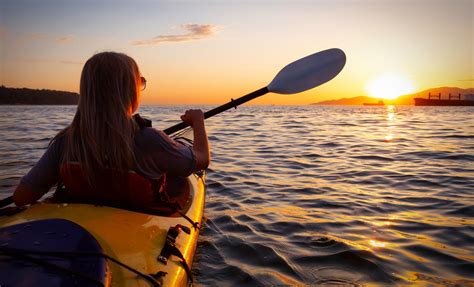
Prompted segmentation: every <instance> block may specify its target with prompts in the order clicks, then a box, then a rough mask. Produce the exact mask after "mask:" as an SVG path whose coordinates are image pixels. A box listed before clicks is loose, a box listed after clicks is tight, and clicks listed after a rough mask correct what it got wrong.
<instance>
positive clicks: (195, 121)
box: [181, 110, 211, 170]
mask: <svg viewBox="0 0 474 287" xmlns="http://www.w3.org/2000/svg"><path fill="white" fill-rule="evenodd" d="M181 119H182V120H183V122H185V123H187V124H189V125H190V126H191V127H192V128H193V133H194V144H193V150H194V154H195V155H196V160H197V163H196V170H204V169H206V168H207V167H208V166H209V163H210V161H211V154H210V150H209V142H208V140H207V134H206V128H205V126H204V114H203V112H202V111H201V110H187V111H186V112H185V113H184V115H182V116H181Z"/></svg>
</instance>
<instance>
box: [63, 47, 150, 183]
mask: <svg viewBox="0 0 474 287" xmlns="http://www.w3.org/2000/svg"><path fill="white" fill-rule="evenodd" d="M140 84H141V77H140V72H139V70H138V66H137V64H136V63H135V61H134V60H133V59H132V58H130V57H129V56H127V55H125V54H121V53H115V52H103V53H99V54H96V55H94V56H92V57H91V58H90V59H89V60H88V61H87V62H86V64H85V65H84V68H83V69H82V74H81V82H80V92H79V94H80V97H79V104H78V107H77V112H76V115H75V116H74V119H73V121H72V123H71V124H70V125H69V126H68V127H67V128H66V129H64V130H63V131H62V132H60V134H58V136H57V137H59V136H60V135H64V139H65V141H64V144H63V147H64V149H63V153H62V160H61V161H62V163H67V162H72V161H77V162H79V163H80V164H81V167H82V170H83V171H84V175H85V176H86V178H87V179H88V180H89V183H91V184H93V183H94V182H95V180H96V178H95V176H94V174H95V171H97V170H98V169H99V170H103V169H105V168H110V169H115V170H118V171H127V170H129V169H130V168H131V167H132V164H133V161H134V156H133V135H134V134H135V132H136V131H137V125H136V124H135V122H134V121H133V120H132V114H133V112H135V110H136V109H137V107H138V102H139V95H140Z"/></svg>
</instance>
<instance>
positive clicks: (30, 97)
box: [0, 86, 79, 105]
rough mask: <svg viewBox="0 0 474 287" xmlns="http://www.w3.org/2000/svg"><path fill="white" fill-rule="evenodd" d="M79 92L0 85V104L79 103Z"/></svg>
mask: <svg viewBox="0 0 474 287" xmlns="http://www.w3.org/2000/svg"><path fill="white" fill-rule="evenodd" d="M78 102H79V94H77V93H72V92H63V91H54V90H45V89H42V90H34V89H27V88H21V89H18V88H7V87H5V86H0V105H77V103H78Z"/></svg>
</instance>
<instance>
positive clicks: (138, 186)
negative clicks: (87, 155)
mask: <svg viewBox="0 0 474 287" xmlns="http://www.w3.org/2000/svg"><path fill="white" fill-rule="evenodd" d="M60 176H61V179H62V181H63V183H64V186H65V188H64V189H58V191H57V192H56V194H55V198H57V199H59V200H61V201H67V202H80V203H91V204H98V205H107V206H115V207H121V208H130V209H139V208H142V207H147V206H151V205H153V203H154V202H156V192H155V190H156V187H155V188H154V187H153V184H152V182H151V181H150V180H148V179H146V178H144V177H142V176H140V175H138V174H137V173H135V172H120V171H117V170H112V169H105V170H101V171H97V174H96V182H95V183H94V185H91V184H90V183H89V182H88V180H87V178H86V176H85V174H84V172H83V170H82V168H81V166H80V164H78V163H66V164H62V165H61V166H60ZM158 193H159V188H158Z"/></svg>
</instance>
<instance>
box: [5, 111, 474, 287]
mask: <svg viewBox="0 0 474 287" xmlns="http://www.w3.org/2000/svg"><path fill="white" fill-rule="evenodd" d="M187 108H190V107H185V106H173V107H165V106H143V107H141V108H140V110H139V112H140V113H141V114H142V116H144V117H148V118H150V119H152V120H153V122H154V126H155V127H156V128H159V129H164V128H166V127H168V126H171V125H172V124H174V123H177V122H178V121H179V115H180V114H181V113H182V112H183V111H184V110H185V109H187ZM201 108H203V109H204V110H207V109H209V108H210V107H201ZM74 112H75V107H73V106H0V198H3V197H6V196H8V195H10V194H11V192H12V191H13V189H14V187H15V185H16V184H17V183H18V182H19V180H20V178H21V177H22V176H23V175H24V174H25V173H26V172H27V171H28V170H29V169H30V168H31V167H32V165H34V164H35V162H36V161H37V160H38V159H39V157H40V156H41V155H42V153H43V152H44V150H45V148H46V147H47V145H48V142H49V141H50V140H51V138H52V137H53V136H54V135H55V134H56V133H57V132H58V131H59V130H61V129H62V128H64V127H65V126H66V125H67V124H68V123H70V121H71V119H72V117H73V115H74ZM473 114H474V107H411V106H410V107H408V106H407V107H397V106H396V107H393V106H388V107H363V106H337V107H329V106H290V107H288V106H248V107H241V108H240V107H239V108H238V109H237V110H231V111H228V112H226V113H223V114H221V115H218V116H216V117H215V118H212V119H209V120H207V121H206V125H207V130H208V135H209V140H210V145H211V151H212V163H211V165H210V167H209V169H208V171H207V196H206V207H205V223H204V228H203V230H202V233H201V235H200V238H199V242H198V248H197V253H196V257H195V261H194V266H193V274H194V277H195V282H196V283H197V284H199V285H210V286H222V285H227V286H228V285H234V286H268V285H288V286H294V285H318V284H320V285H355V286H358V285H409V284H413V285H429V286H433V285H434V286H435V285H440V286H446V285H449V286H455V285H459V286H474V118H473Z"/></svg>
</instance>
